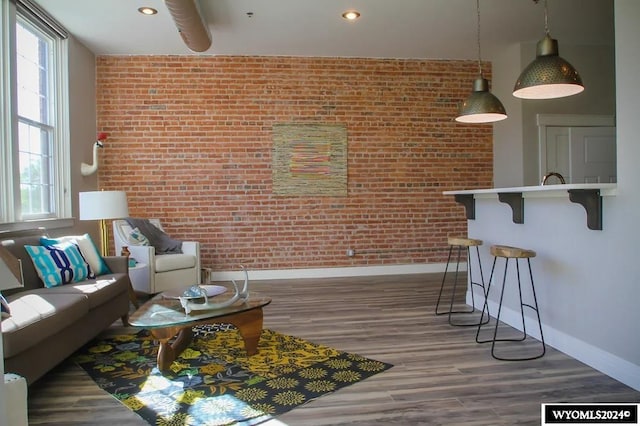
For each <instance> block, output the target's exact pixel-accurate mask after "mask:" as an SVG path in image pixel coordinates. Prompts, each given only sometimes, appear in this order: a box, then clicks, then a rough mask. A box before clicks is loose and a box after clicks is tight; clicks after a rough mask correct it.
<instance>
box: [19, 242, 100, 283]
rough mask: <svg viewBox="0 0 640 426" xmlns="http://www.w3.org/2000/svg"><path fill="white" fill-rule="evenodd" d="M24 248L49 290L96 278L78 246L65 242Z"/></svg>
mask: <svg viewBox="0 0 640 426" xmlns="http://www.w3.org/2000/svg"><path fill="white" fill-rule="evenodd" d="M24 248H25V250H26V251H27V253H29V256H30V257H31V261H32V262H33V266H35V268H36V272H37V273H38V276H39V277H40V279H41V280H42V282H43V283H44V285H45V286H46V287H47V288H51V287H57V286H60V285H63V284H69V283H74V282H79V281H84V280H86V279H87V278H95V275H94V274H93V271H92V270H91V267H90V266H89V264H88V263H87V262H86V261H85V259H84V257H82V254H81V253H80V250H79V249H78V246H77V244H73V243H71V242H63V243H60V244H53V245H48V246H24Z"/></svg>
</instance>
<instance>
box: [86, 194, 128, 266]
mask: <svg viewBox="0 0 640 426" xmlns="http://www.w3.org/2000/svg"><path fill="white" fill-rule="evenodd" d="M79 195H80V220H99V221H100V239H101V241H100V243H101V245H100V251H101V252H102V255H103V256H108V255H109V231H108V229H107V223H106V221H107V220H108V219H121V218H123V217H127V216H129V207H128V206H127V193H126V192H124V191H89V192H81V193H80V194H79Z"/></svg>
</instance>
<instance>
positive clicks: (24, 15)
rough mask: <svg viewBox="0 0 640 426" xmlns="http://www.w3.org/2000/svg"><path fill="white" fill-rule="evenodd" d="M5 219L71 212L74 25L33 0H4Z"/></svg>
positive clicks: (50, 216) (60, 215) (31, 218)
mask: <svg viewBox="0 0 640 426" xmlns="http://www.w3.org/2000/svg"><path fill="white" fill-rule="evenodd" d="M2 14H3V19H2V24H0V25H5V28H2V33H3V37H5V39H6V40H9V43H8V44H5V45H3V46H2V49H4V50H3V51H2V58H3V59H4V60H3V61H2V62H3V63H4V64H5V65H3V70H2V71H3V75H2V87H3V88H4V89H5V90H3V91H2V92H1V93H0V95H1V96H2V98H3V99H1V100H2V104H3V105H4V106H5V108H6V110H5V111H2V115H1V116H0V120H2V129H3V130H2V138H3V139H5V140H7V141H9V143H7V144H3V145H4V147H3V149H2V152H0V157H1V162H2V164H1V166H2V169H3V171H2V172H0V173H1V174H2V184H1V186H2V192H3V194H4V195H3V196H2V210H1V215H0V223H11V222H25V221H34V220H42V219H57V218H67V217H70V199H69V196H68V192H69V191H68V188H69V185H70V177H69V173H65V172H64V171H65V170H68V169H69V167H68V166H69V146H68V144H69V142H68V141H69V137H68V114H67V112H66V111H67V103H68V102H67V99H68V90H67V80H68V76H67V74H68V73H67V69H66V62H67V57H66V33H65V32H64V30H63V29H61V27H59V25H58V24H56V23H55V22H53V21H51V20H50V18H49V17H48V16H47V15H46V13H44V12H43V11H42V10H41V9H40V8H39V7H37V6H36V5H34V4H33V3H31V2H30V1H27V0H17V1H16V2H15V4H14V2H13V1H9V0H2Z"/></svg>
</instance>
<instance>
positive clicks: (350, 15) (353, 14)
mask: <svg viewBox="0 0 640 426" xmlns="http://www.w3.org/2000/svg"><path fill="white" fill-rule="evenodd" d="M342 17H343V18H344V19H346V20H347V21H355V20H356V19H358V18H359V17H360V12H358V11H357V10H347V11H346V12H344V13H343V14H342Z"/></svg>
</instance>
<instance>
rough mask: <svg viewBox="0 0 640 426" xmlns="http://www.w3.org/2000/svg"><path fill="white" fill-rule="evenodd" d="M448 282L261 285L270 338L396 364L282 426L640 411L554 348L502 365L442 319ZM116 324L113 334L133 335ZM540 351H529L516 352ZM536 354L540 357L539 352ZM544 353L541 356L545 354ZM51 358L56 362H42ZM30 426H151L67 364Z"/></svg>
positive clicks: (627, 395) (532, 420) (34, 396)
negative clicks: (439, 312) (441, 298)
mask: <svg viewBox="0 0 640 426" xmlns="http://www.w3.org/2000/svg"><path fill="white" fill-rule="evenodd" d="M440 279H441V275H440V274H417V275H402V276H379V277H358V278H330V279H306V280H282V281H254V282H252V287H251V288H252V290H255V291H260V292H262V293H266V294H268V295H270V296H271V297H272V298H273V302H272V303H271V305H269V306H267V307H266V308H265V324H264V325H265V328H270V329H273V330H277V331H279V332H281V333H285V334H291V335H295V336H299V337H303V338H305V339H307V340H310V341H313V342H316V343H323V344H326V345H330V346H333V347H335V348H337V349H341V350H345V351H349V352H355V353H359V354H361V355H364V356H367V357H370V358H373V359H377V360H380V361H385V362H388V363H391V364H394V367H393V368H392V369H391V370H389V371H387V372H384V373H382V374H379V375H377V376H374V377H372V378H370V379H367V380H365V381H363V382H360V383H357V384H355V385H352V386H349V387H347V388H345V389H342V390H340V391H337V392H335V393H334V394H331V395H327V396H325V397H322V398H320V399H318V400H315V401H311V402H310V403H308V404H306V405H304V406H302V407H299V408H296V409H294V410H293V411H291V412H289V413H287V414H284V415H282V416H280V417H279V418H278V419H277V421H272V422H269V423H268V424H271V425H289V426H294V425H313V426H318V425H456V424H458V425H514V424H530V425H539V424H540V404H541V403H542V402H640V392H637V391H635V390H633V389H631V388H629V387H627V386H625V385H623V384H621V383H619V382H617V381H615V380H613V379H611V378H609V377H607V376H605V375H604V374H602V373H600V372H598V371H596V370H594V369H592V368H590V367H588V366H586V365H584V364H582V363H581V362H579V361H576V360H574V359H572V358H570V357H568V356H566V355H564V354H563V353H560V352H559V351H557V350H555V349H553V348H550V347H548V348H547V354H546V355H545V356H544V357H543V358H541V359H538V360H533V361H523V362H504V361H497V360H495V359H493V358H492V357H491V355H490V353H489V350H490V347H489V346H488V345H486V344H482V345H480V344H477V343H475V329H474V328H469V327H451V326H450V325H448V323H447V319H446V317H445V316H435V315H434V307H435V303H436V299H437V295H438V291H439V288H440ZM131 331H132V330H131V329H129V330H126V329H124V328H123V327H122V326H121V325H120V324H119V323H115V324H114V325H113V326H112V327H111V329H110V330H107V331H106V332H105V333H114V332H131ZM528 347H529V344H528V343H525V344H520V346H519V347H518V349H516V351H517V352H520V351H524V350H526V349H527V348H528ZM529 349H530V347H529ZM534 349H535V348H534ZM43 356H46V354H43ZM29 420H30V424H31V425H65V426H67V425H145V424H147V423H146V422H145V421H143V420H142V419H141V418H139V417H138V416H137V415H135V414H133V413H132V412H130V411H129V410H128V409H127V408H125V407H124V406H123V405H121V404H120V403H118V402H117V401H116V400H115V399H113V398H111V397H110V396H109V395H107V394H106V393H105V392H103V391H102V390H100V389H99V388H98V387H97V386H96V385H95V384H94V383H93V381H92V380H91V379H90V378H89V377H88V376H87V375H86V374H85V373H84V371H82V370H81V369H80V368H79V367H77V366H76V365H74V364H73V363H71V362H69V361H67V362H65V363H63V364H62V365H60V366H59V367H58V368H57V369H55V370H54V371H52V372H51V373H50V374H48V375H47V376H46V377H45V378H43V379H41V380H40V381H39V382H37V383H35V384H34V385H33V386H32V387H31V388H30V389H29Z"/></svg>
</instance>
